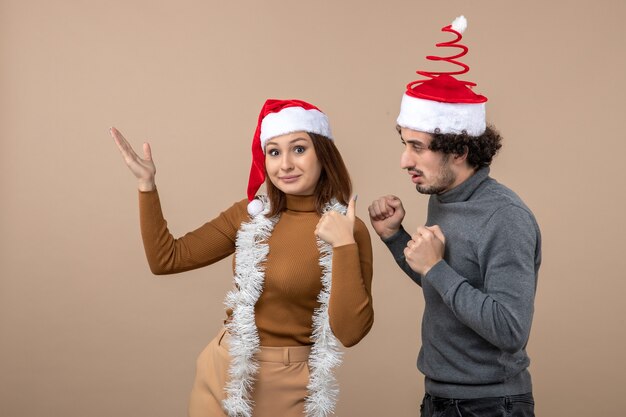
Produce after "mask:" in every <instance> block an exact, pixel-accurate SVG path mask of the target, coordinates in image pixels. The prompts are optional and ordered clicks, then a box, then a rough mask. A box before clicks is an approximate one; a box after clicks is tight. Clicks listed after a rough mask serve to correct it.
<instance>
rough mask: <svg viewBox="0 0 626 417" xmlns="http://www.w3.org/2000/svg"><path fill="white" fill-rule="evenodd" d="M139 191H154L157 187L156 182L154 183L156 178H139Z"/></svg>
mask: <svg viewBox="0 0 626 417" xmlns="http://www.w3.org/2000/svg"><path fill="white" fill-rule="evenodd" d="M137 188H139V191H141V192H144V193H147V192H149V191H153V190H154V189H155V188H156V184H155V183H154V179H152V180H139V184H138V185H137Z"/></svg>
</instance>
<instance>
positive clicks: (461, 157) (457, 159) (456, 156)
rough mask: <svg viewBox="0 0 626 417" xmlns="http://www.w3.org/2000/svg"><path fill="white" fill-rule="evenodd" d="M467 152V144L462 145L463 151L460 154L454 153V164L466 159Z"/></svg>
mask: <svg viewBox="0 0 626 417" xmlns="http://www.w3.org/2000/svg"><path fill="white" fill-rule="evenodd" d="M468 153H469V149H468V147H467V146H464V147H463V153H462V154H454V163H455V164H462V163H464V162H465V161H466V160H467V154H468Z"/></svg>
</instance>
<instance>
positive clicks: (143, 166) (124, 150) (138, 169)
mask: <svg viewBox="0 0 626 417" xmlns="http://www.w3.org/2000/svg"><path fill="white" fill-rule="evenodd" d="M110 131H111V136H113V139H115V144H116V145H117V147H118V149H119V150H120V153H121V154H122V156H123V157H124V162H126V165H128V168H129V169H130V171H131V172H132V173H133V175H134V176H135V177H136V178H137V180H138V181H139V184H138V187H139V190H140V191H152V190H154V189H155V188H156V185H155V183H154V176H155V174H156V167H155V166H154V162H153V161H152V150H151V149H150V144H149V143H147V142H146V143H144V144H143V158H140V157H139V155H137V153H136V152H135V150H134V149H133V148H132V146H130V144H129V143H128V141H127V140H126V139H125V138H124V136H122V134H121V133H120V131H119V130H117V129H116V128H114V127H112V128H111V130H110Z"/></svg>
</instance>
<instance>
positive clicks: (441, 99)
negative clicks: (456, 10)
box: [369, 16, 541, 417]
mask: <svg viewBox="0 0 626 417" xmlns="http://www.w3.org/2000/svg"><path fill="white" fill-rule="evenodd" d="M465 27H466V21H465V18H463V17H462V16H461V17H460V18H457V20H455V22H454V23H453V24H452V25H450V26H446V27H444V28H443V29H442V30H443V31H445V32H451V33H454V34H455V35H457V39H455V40H454V41H451V42H447V43H444V44H439V45H438V46H448V47H449V46H454V47H457V48H461V49H464V51H463V52H462V53H461V54H459V55H456V56H453V57H429V59H435V60H444V61H448V62H451V63H455V64H458V65H461V66H463V67H464V71H458V72H455V73H453V74H454V75H457V74H463V73H465V72H467V71H468V70H469V68H468V67H467V66H465V65H464V64H461V63H459V62H458V61H455V60H456V59H458V58H459V57H461V56H463V55H465V53H466V52H467V48H465V47H464V46H462V45H459V44H458V41H459V40H460V39H461V38H462V37H461V33H462V32H463V30H464V29H465ZM418 73H419V74H421V75H424V76H427V77H429V79H428V80H422V81H416V82H413V83H411V84H409V85H408V86H407V91H406V93H405V94H404V96H403V99H402V104H401V110H400V116H399V117H398V131H399V133H400V137H401V140H402V143H403V145H404V151H403V153H402V156H401V159H400V165H401V168H402V169H406V170H407V172H408V173H409V175H410V176H411V180H412V182H413V183H414V184H415V186H416V189H417V191H418V192H420V193H422V194H429V195H430V200H429V204H428V215H427V220H426V225H425V226H421V227H418V228H417V231H416V232H415V233H413V234H412V235H409V233H407V232H406V231H405V230H404V228H403V227H402V220H403V219H404V215H405V210H404V208H403V206H402V202H401V201H400V199H398V198H397V197H395V196H384V197H381V198H379V199H377V200H375V201H374V202H373V203H372V205H371V206H370V207H369V214H370V220H371V222H372V226H373V228H374V230H375V231H376V233H378V235H379V236H380V237H381V239H382V240H383V241H384V242H385V244H386V245H387V246H388V248H389V250H390V251H391V253H392V254H393V256H394V258H395V260H396V262H397V263H398V265H399V266H400V267H401V268H402V269H403V270H404V272H406V274H407V275H409V277H410V278H411V279H412V280H413V281H415V283H417V284H418V285H419V286H421V287H422V291H423V294H424V299H425V309H424V316H423V320H422V347H421V349H420V353H419V357H418V360H417V366H418V368H419V370H420V371H421V372H422V373H423V374H424V375H425V378H426V379H425V387H426V393H425V396H424V399H423V402H422V411H421V413H422V414H421V415H422V416H433V415H437V416H439V415H442V416H469V415H471V416H481V417H489V416H503V415H507V416H508V415H513V416H534V401H533V396H532V385H531V377H530V373H529V372H528V365H529V362H530V360H529V358H528V355H527V354H526V344H527V342H528V337H529V333H530V328H531V323H532V317H533V309H534V308H533V303H534V297H535V290H536V283H537V273H538V270H539V265H540V263H541V237H540V231H539V227H538V225H537V222H536V221H535V218H534V216H533V214H532V212H531V211H530V210H529V209H528V207H526V205H525V204H524V203H523V202H522V200H521V199H520V198H519V197H518V196H517V195H516V194H515V193H514V192H513V191H511V190H510V189H508V188H506V187H505V186H503V185H501V184H499V183H498V182H496V181H495V180H494V179H492V178H491V177H489V165H490V164H491V161H492V158H493V156H494V155H495V154H496V152H497V151H498V149H499V148H500V146H501V145H500V140H501V139H500V135H499V134H498V132H497V131H495V129H493V128H491V127H487V126H486V123H485V102H486V101H487V99H486V98H485V97H484V96H481V95H477V94H475V93H474V92H473V91H472V90H470V89H469V88H468V86H473V85H474V84H473V83H469V82H467V81H459V80H458V79H456V78H454V77H453V76H451V75H450V74H446V73H429V72H423V71H421V72H418Z"/></svg>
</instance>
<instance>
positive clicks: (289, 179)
mask: <svg viewBox="0 0 626 417" xmlns="http://www.w3.org/2000/svg"><path fill="white" fill-rule="evenodd" d="M298 178H300V175H289V176H287V177H280V180H281V181H282V182H286V183H288V184H289V183H292V182H296V181H297V180H298Z"/></svg>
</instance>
